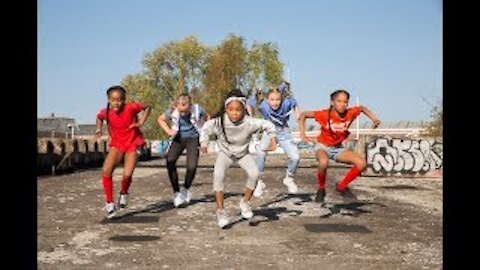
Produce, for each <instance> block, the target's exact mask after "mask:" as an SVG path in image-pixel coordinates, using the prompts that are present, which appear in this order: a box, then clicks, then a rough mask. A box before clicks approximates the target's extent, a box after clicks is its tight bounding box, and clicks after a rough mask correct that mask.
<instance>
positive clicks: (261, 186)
mask: <svg viewBox="0 0 480 270" xmlns="http://www.w3.org/2000/svg"><path fill="white" fill-rule="evenodd" d="M266 187H267V185H265V183H264V182H263V181H262V180H258V182H257V186H256V187H255V190H254V191H253V196H255V197H260V196H262V195H263V192H264V191H265V188H266Z"/></svg>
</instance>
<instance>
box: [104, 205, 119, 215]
mask: <svg viewBox="0 0 480 270" xmlns="http://www.w3.org/2000/svg"><path fill="white" fill-rule="evenodd" d="M103 209H105V210H106V211H107V218H108V219H111V218H113V217H114V216H115V214H116V210H117V209H116V207H115V204H114V203H113V202H111V203H106V204H105V206H104V207H103Z"/></svg>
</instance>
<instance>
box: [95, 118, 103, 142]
mask: <svg viewBox="0 0 480 270" xmlns="http://www.w3.org/2000/svg"><path fill="white" fill-rule="evenodd" d="M95 126H96V129H95V138H97V139H100V138H101V137H102V126H103V120H102V119H100V118H98V117H97V120H96V124H95Z"/></svg>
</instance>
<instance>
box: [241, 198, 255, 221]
mask: <svg viewBox="0 0 480 270" xmlns="http://www.w3.org/2000/svg"><path fill="white" fill-rule="evenodd" d="M240 210H241V212H242V216H243V217H244V218H246V219H249V218H252V217H253V212H252V207H251V206H250V202H244V201H243V198H242V199H241V200H240Z"/></svg>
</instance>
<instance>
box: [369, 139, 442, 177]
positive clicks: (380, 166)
mask: <svg viewBox="0 0 480 270" xmlns="http://www.w3.org/2000/svg"><path fill="white" fill-rule="evenodd" d="M366 153H367V165H368V167H370V168H372V169H373V171H374V172H376V173H401V174H416V173H419V174H424V173H427V172H429V171H432V170H438V169H441V168H442V165H443V142H442V141H440V140H436V139H417V140H415V139H391V138H376V139H375V140H373V141H371V142H370V143H368V144H367V146H366Z"/></svg>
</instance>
